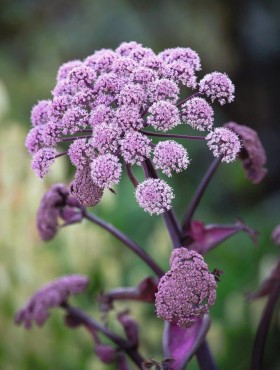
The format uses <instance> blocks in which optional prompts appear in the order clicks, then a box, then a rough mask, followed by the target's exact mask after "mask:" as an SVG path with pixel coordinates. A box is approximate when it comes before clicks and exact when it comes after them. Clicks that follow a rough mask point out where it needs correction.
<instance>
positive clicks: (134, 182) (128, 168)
mask: <svg viewBox="0 0 280 370" xmlns="http://www.w3.org/2000/svg"><path fill="white" fill-rule="evenodd" d="M125 168H126V172H127V176H128V178H129V180H130V181H131V183H132V185H133V186H134V187H135V188H136V187H137V186H138V185H139V182H138V180H137V179H136V177H135V176H134V174H133V172H132V169H131V165H130V164H128V163H126V164H125Z"/></svg>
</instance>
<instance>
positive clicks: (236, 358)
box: [0, 0, 280, 370]
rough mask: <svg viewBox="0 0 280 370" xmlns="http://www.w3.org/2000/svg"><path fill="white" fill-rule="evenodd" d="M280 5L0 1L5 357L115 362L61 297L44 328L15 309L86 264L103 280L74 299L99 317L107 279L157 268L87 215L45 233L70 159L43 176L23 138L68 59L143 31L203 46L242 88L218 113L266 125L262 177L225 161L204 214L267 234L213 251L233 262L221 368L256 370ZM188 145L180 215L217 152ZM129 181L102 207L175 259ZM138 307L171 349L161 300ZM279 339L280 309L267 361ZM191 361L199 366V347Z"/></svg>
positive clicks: (277, 210) (112, 281)
mask: <svg viewBox="0 0 280 370" xmlns="http://www.w3.org/2000/svg"><path fill="white" fill-rule="evenodd" d="M279 14H280V2H279V1H277V0H263V1H261V0H243V1H241V0H235V1H226V0H224V1H223V0H207V1H206V0H202V1H173V2H171V1H168V0H166V1H144V0H142V1H129V0H119V1H117V2H116V1H113V0H106V1H97V0H81V1H69V0H68V1H66V0H58V1H55V2H54V1H53V2H52V1H47V0H14V1H9V0H0V29H1V32H0V122H1V124H0V176H1V177H0V197H1V203H0V207H1V212H0V256H1V257H0V368H1V369H5V370H15V369H21V370H30V369H36V370H44V369H46V370H47V369H57V370H58V369H59V370H60V369H61V370H62V369H63V370H74V369H75V370H76V369H83V370H90V369H97V370H99V369H103V368H106V366H105V365H102V364H100V363H99V361H98V360H97V359H96V357H95V354H94V352H93V350H92V343H91V341H90V338H89V337H88V336H87V334H86V333H85V332H84V331H83V330H82V329H79V330H76V331H73V330H70V329H68V328H65V327H64V325H63V314H62V312H59V310H56V311H54V314H53V315H52V317H51V319H50V320H49V321H48V322H47V324H46V325H45V326H44V327H43V328H41V329H38V328H33V329H32V330H31V331H29V332H27V331H25V330H24V329H22V328H19V327H15V326H14V324H13V316H14V313H15V312H16V310H17V309H18V308H19V307H20V306H22V305H23V304H24V303H25V302H26V300H27V299H28V298H29V297H30V295H31V294H33V293H34V291H36V290H37V289H38V288H39V287H40V286H41V285H42V284H44V283H46V282H47V281H49V280H51V279H54V278H55V277H57V276H60V275H64V274H70V273H81V274H86V275H88V276H89V277H90V279H91V285H90V289H89V291H88V293H87V295H86V296H83V297H79V298H77V299H73V303H75V304H77V305H78V304H80V305H81V306H83V307H84V308H85V309H86V310H87V311H88V312H89V313H92V314H93V315H95V317H96V318H98V315H99V314H98V311H97V306H98V305H97V302H96V297H97V295H98V292H100V291H101V290H103V291H104V290H108V289H111V288H114V287H117V286H122V285H123V286H125V285H134V284H137V283H138V282H139V281H140V280H141V279H142V278H144V277H145V276H146V275H148V274H151V271H149V269H148V268H147V267H145V266H144V265H143V263H142V262H141V261H139V259H138V258H137V257H134V256H133V255H132V253H130V252H127V251H126V249H125V247H123V246H122V245H121V243H119V242H117V241H116V240H115V239H113V238H111V237H110V236H109V235H107V234H106V232H104V231H103V230H100V229H98V227H97V226H94V225H90V224H89V223H87V222H83V223H82V224H79V225H75V226H71V227H68V228H67V229H63V230H61V231H60V232H59V234H58V235H57V237H56V238H55V239H54V240H53V241H51V242H48V243H43V242H41V241H40V239H39V237H38V233H37V230H36V212H37V208H38V205H39V202H40V199H41V197H42V195H43V194H44V192H45V191H46V190H47V189H48V188H49V187H50V186H51V184H53V183H56V182H64V183H68V182H69V181H70V178H71V169H70V166H69V164H68V163H67V162H66V161H64V158H60V159H59V161H57V163H56V165H55V166H54V169H53V171H52V173H51V174H50V175H49V176H48V177H47V179H46V180H45V181H44V182H42V181H40V180H39V179H38V178H36V177H35V175H34V174H33V173H32V171H31V168H30V157H29V155H28V153H27V151H26V150H25V147H24V141H25V136H26V134H27V132H28V130H29V127H30V119H29V117H30V110H31V108H32V106H33V105H34V104H35V103H36V102H37V101H38V100H39V99H48V98H50V91H51V89H52V88H53V87H54V84H55V76H56V72H57V69H58V68H59V66H60V65H61V64H62V63H63V62H66V61H68V60H71V59H83V58H85V57H86V56H88V55H89V54H92V53H93V52H94V50H97V49H100V48H113V49H114V48H116V47H117V46H118V45H119V44H120V43H121V42H122V41H131V40H134V41H137V42H140V43H143V45H144V46H147V47H151V48H153V49H154V51H156V52H159V51H161V50H163V49H164V48H167V47H176V46H183V47H184V46H189V47H191V48H193V49H194V50H195V51H197V52H198V53H199V55H200V57H201V60H202V67H203V70H202V72H200V77H202V76H203V75H204V74H205V73H208V72H211V71H216V70H217V71H220V72H226V73H227V74H228V75H229V76H230V78H231V79H232V80H233V82H234V84H235V86H236V99H235V102H234V103H232V104H229V105H226V106H223V107H222V108H221V107H219V106H218V105H217V104H216V105H215V117H216V125H218V126H219V125H222V124H223V123H224V122H226V121H229V120H232V121H236V122H238V123H239V124H245V125H248V126H250V127H252V128H254V129H256V130H257V131H258V133H259V136H260V137H261V140H262V142H263V144H264V147H265V149H266V152H267V158H268V163H267V168H268V175H267V177H266V178H265V180H264V181H263V182H262V183H261V184H259V185H257V186H256V185H252V184H251V183H250V182H248V181H247V180H246V179H245V177H244V173H243V170H242V168H241V165H240V163H234V164H229V165H222V166H221V167H220V169H219V171H218V173H217V175H216V176H215V178H214V179H213V181H212V183H211V185H210V187H209V189H208V192H207V194H206V196H205V197H204V198H203V201H202V203H201V206H200V208H199V210H198V211H197V213H196V218H197V219H200V220H202V221H204V222H205V223H225V224H227V223H234V221H235V220H236V218H237V217H241V218H242V219H243V220H244V221H245V222H246V223H247V224H248V225H249V226H251V227H253V228H255V229H257V230H258V231H259V233H260V235H259V244H258V246H257V247H256V246H254V245H253V244H252V242H251V241H250V240H249V238H248V237H247V236H246V235H242V234H240V235H237V236H235V237H233V238H232V239H230V240H228V241H226V242H224V243H223V244H222V245H221V246H219V247H218V248H217V249H216V250H214V251H212V252H211V253H209V255H207V257H206V260H207V262H208V264H209V268H210V270H213V269H214V268H215V267H217V268H219V269H221V270H223V271H224V274H223V275H222V282H221V283H220V284H219V288H218V299H217V303H216V305H215V307H213V309H212V311H211V313H212V318H213V322H212V326H211V330H210V332H209V334H208V339H209V342H210V346H211V349H212V350H213V352H214V356H215V358H216V359H217V362H218V365H219V367H220V368H221V369H227V370H231V369H234V370H245V369H248V367H249V362H250V351H251V348H252V341H253V335H254V333H255V331H256V328H257V324H258V320H259V318H260V315H261V312H262V309H263V307H264V304H265V299H261V300H259V301H255V302H253V303H250V302H248V301H247V300H246V298H245V295H246V293H248V292H249V291H252V290H255V289H256V288H257V287H258V286H259V284H260V282H261V281H262V280H263V279H264V278H265V277H267V276H268V275H269V272H270V271H271V269H272V267H273V266H275V263H276V260H277V258H278V257H279V247H277V246H275V245H273V243H272V241H271V232H272V230H273V228H274V227H275V226H276V225H277V224H279V223H280V191H279V185H280V181H279V179H280V155H279V143H280V126H279V105H280V104H279V94H278V92H279V82H280V81H279V56H280V37H279V36H280V16H279ZM188 151H189V154H190V157H191V158H192V163H191V166H190V168H189V169H188V171H186V172H185V173H183V174H181V175H178V176H175V177H174V178H172V181H170V183H171V185H172V186H174V188H175V191H176V199H175V203H174V209H175V210H176V212H177V213H178V215H179V217H181V216H182V215H183V207H184V205H186V204H187V203H188V200H189V199H190V198H191V195H192V193H193V191H194V189H195V187H196V186H197V184H198V182H199V180H200V178H201V176H202V175H203V173H204V171H205V170H206V168H207V167H208V165H209V163H210V162H211V156H210V155H209V153H208V151H207V150H206V148H205V147H203V146H201V145H199V143H198V142H195V143H191V144H189V145H188ZM116 190H117V196H114V195H113V194H111V193H106V194H105V197H104V199H103V200H102V202H101V204H99V205H98V206H97V207H96V208H95V209H94V212H95V213H96V214H97V215H98V216H100V217H103V218H104V219H105V220H107V221H108V222H110V223H113V224H114V225H116V226H117V227H119V228H120V229H121V230H122V231H125V232H126V233H127V234H128V235H130V236H131V237H132V238H133V239H134V240H135V241H137V242H138V243H140V244H141V245H142V246H143V247H144V248H145V249H146V250H147V251H149V252H150V253H151V255H152V256H153V257H154V258H156V259H157V261H158V263H159V264H160V265H161V266H162V267H163V268H164V269H167V268H168V258H169V255H170V247H171V246H170V241H169V238H168V235H167V234H166V232H165V230H164V227H163V223H162V220H161V219H160V218H158V217H156V216H154V217H150V216H148V215H147V214H145V213H144V212H143V211H142V210H141V209H139V207H138V206H137V205H136V202H135V200H134V194H133V188H132V186H131V184H130V183H129V182H128V181H127V180H126V179H125V178H124V179H123V180H122V182H121V184H120V186H118V188H117V189H116ZM277 256H278V257H277ZM128 306H129V307H130V309H131V313H132V315H133V316H134V317H136V318H137V319H139V320H141V323H142V324H141V339H142V342H143V346H142V352H143V353H144V355H145V356H146V357H147V358H154V359H155V360H161V359H162V357H161V343H160V338H161V330H162V321H161V320H159V319H155V318H154V307H153V306H152V305H141V304H132V305H130V304H127V305H118V306H117V310H120V309H121V308H122V307H128ZM112 325H113V326H114V325H116V324H115V323H114V320H113V315H112ZM117 330H120V329H119V328H117ZM279 339H280V315H279V312H278V314H276V315H275V316H274V319H273V325H272V327H271V330H270V333H269V337H268V342H267V345H266V352H265V368H266V369H279V366H280V360H279ZM277 351H278V352H277ZM108 368H109V367H108ZM189 368H190V369H191V370H196V369H197V368H198V367H197V364H196V360H195V359H194V360H193V361H192V362H191V364H190V367H189Z"/></svg>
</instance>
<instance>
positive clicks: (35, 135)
mask: <svg viewBox="0 0 280 370" xmlns="http://www.w3.org/2000/svg"><path fill="white" fill-rule="evenodd" d="M44 130H45V125H44V126H41V125H40V126H35V127H33V128H31V130H30V131H29V133H28V135H27V136H26V140H25V146H26V148H27V150H28V151H29V153H31V154H34V153H36V152H38V150H39V149H41V148H42V147H43V146H44Z"/></svg>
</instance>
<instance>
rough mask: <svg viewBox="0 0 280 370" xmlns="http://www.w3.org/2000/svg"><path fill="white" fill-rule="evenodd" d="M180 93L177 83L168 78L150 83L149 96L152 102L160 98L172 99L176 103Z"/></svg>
mask: <svg viewBox="0 0 280 370" xmlns="http://www.w3.org/2000/svg"><path fill="white" fill-rule="evenodd" d="M178 95H179V87H178V86H177V84H176V83H175V82H174V81H172V80H168V79H167V78H162V79H158V80H156V81H155V82H153V83H151V84H150V87H149V98H150V100H151V101H152V102H155V101H159V100H170V101H171V102H172V103H176V101H177V100H178Z"/></svg>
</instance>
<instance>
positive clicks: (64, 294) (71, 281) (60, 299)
mask: <svg viewBox="0 0 280 370" xmlns="http://www.w3.org/2000/svg"><path fill="white" fill-rule="evenodd" d="M88 282H89V280H88V278H87V277H86V276H83V275H69V276H63V277H60V278H58V279H56V280H53V281H51V282H50V283H49V284H47V285H45V286H43V287H42V288H41V289H40V290H38V291H37V292H36V293H35V294H34V295H33V297H32V298H31V299H30V300H29V301H28V302H27V304H26V305H25V307H23V308H22V309H21V310H19V311H18V312H17V313H16V316H15V322H16V324H19V325H20V324H22V323H23V324H24V326H25V328H26V329H29V328H31V326H32V322H33V321H34V322H35V324H37V325H38V326H42V325H43V324H44V323H45V321H46V320H47V319H48V317H49V315H50V314H49V309H50V308H53V307H59V306H60V305H61V304H62V303H65V302H67V300H68V298H69V297H70V296H71V295H74V294H80V293H83V292H84V290H85V289H86V288H87V285H88Z"/></svg>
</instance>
